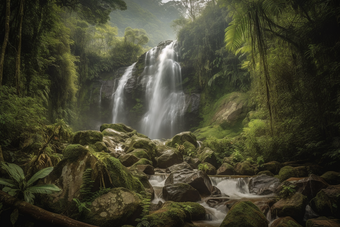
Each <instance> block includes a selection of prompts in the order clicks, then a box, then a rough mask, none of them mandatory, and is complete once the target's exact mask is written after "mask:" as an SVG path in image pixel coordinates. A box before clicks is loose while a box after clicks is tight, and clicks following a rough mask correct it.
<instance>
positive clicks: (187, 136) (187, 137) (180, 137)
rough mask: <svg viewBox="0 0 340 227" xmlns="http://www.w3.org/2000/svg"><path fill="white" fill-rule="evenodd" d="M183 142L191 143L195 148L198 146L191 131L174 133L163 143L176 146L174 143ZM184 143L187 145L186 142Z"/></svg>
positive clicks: (181, 143) (179, 143)
mask: <svg viewBox="0 0 340 227" xmlns="http://www.w3.org/2000/svg"><path fill="white" fill-rule="evenodd" d="M185 142H189V143H191V144H192V145H194V147H195V148H197V146H198V144H197V139H196V136H195V135H194V134H192V133H191V132H181V133H179V134H177V135H175V136H174V137H173V138H172V139H171V140H170V141H168V142H167V143H166V144H165V145H167V146H170V147H173V148H176V145H183V144H184V143H185ZM186 145H187V146H189V145H188V144H186Z"/></svg>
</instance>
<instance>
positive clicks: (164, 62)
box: [141, 42, 185, 139]
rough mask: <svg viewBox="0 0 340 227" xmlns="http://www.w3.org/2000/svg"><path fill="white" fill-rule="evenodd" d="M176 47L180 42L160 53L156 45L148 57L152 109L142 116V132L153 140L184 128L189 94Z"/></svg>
mask: <svg viewBox="0 0 340 227" xmlns="http://www.w3.org/2000/svg"><path fill="white" fill-rule="evenodd" d="M175 47H176V42H172V43H170V44H169V45H167V46H166V47H165V48H164V49H163V50H162V51H161V53H160V54H159V55H158V53H157V52H158V49H157V48H153V49H151V50H150V51H149V52H148V53H147V54H146V57H145V68H144V79H145V80H146V83H145V84H146V100H148V103H147V104H148V111H147V112H146V114H145V115H144V117H143V119H142V122H141V132H142V133H144V134H146V135H148V136H149V137H150V138H152V139H156V138H170V137H171V136H173V135H174V134H176V133H178V132H180V130H181V129H180V125H181V120H182V116H183V114H184V111H185V108H184V107H185V95H184V92H183V89H182V86H181V84H182V75H181V67H180V65H179V63H178V62H177V61H176V59H177V53H176V51H175Z"/></svg>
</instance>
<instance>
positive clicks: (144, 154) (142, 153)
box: [129, 149, 151, 160]
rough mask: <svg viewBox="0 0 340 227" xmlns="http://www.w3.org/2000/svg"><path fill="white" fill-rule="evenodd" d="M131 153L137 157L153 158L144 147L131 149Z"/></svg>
mask: <svg viewBox="0 0 340 227" xmlns="http://www.w3.org/2000/svg"><path fill="white" fill-rule="evenodd" d="M129 154H132V155H134V156H136V157H137V158H146V159H149V160H151V158H150V156H149V154H148V153H147V152H146V150H144V149H135V150H133V151H131V152H130V153H129Z"/></svg>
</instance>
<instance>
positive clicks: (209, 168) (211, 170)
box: [198, 162, 216, 175]
mask: <svg viewBox="0 0 340 227" xmlns="http://www.w3.org/2000/svg"><path fill="white" fill-rule="evenodd" d="M198 169H199V170H202V171H203V172H205V173H206V174H208V175H216V168H215V166H213V165H212V164H210V163H209V162H203V163H201V164H199V165H198Z"/></svg>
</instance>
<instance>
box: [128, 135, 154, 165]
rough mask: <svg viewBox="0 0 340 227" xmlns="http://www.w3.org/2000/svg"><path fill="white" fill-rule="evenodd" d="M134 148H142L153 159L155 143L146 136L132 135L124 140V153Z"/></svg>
mask: <svg viewBox="0 0 340 227" xmlns="http://www.w3.org/2000/svg"><path fill="white" fill-rule="evenodd" d="M136 149H144V150H145V151H146V152H147V153H148V155H149V157H150V158H151V160H152V161H154V160H155V157H156V149H157V148H156V144H155V143H153V142H152V141H151V140H150V139H148V138H142V137H138V136H136V135H135V136H132V137H131V138H130V139H127V140H126V141H125V149H124V151H125V152H126V153H130V152H132V151H134V150H136Z"/></svg>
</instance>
